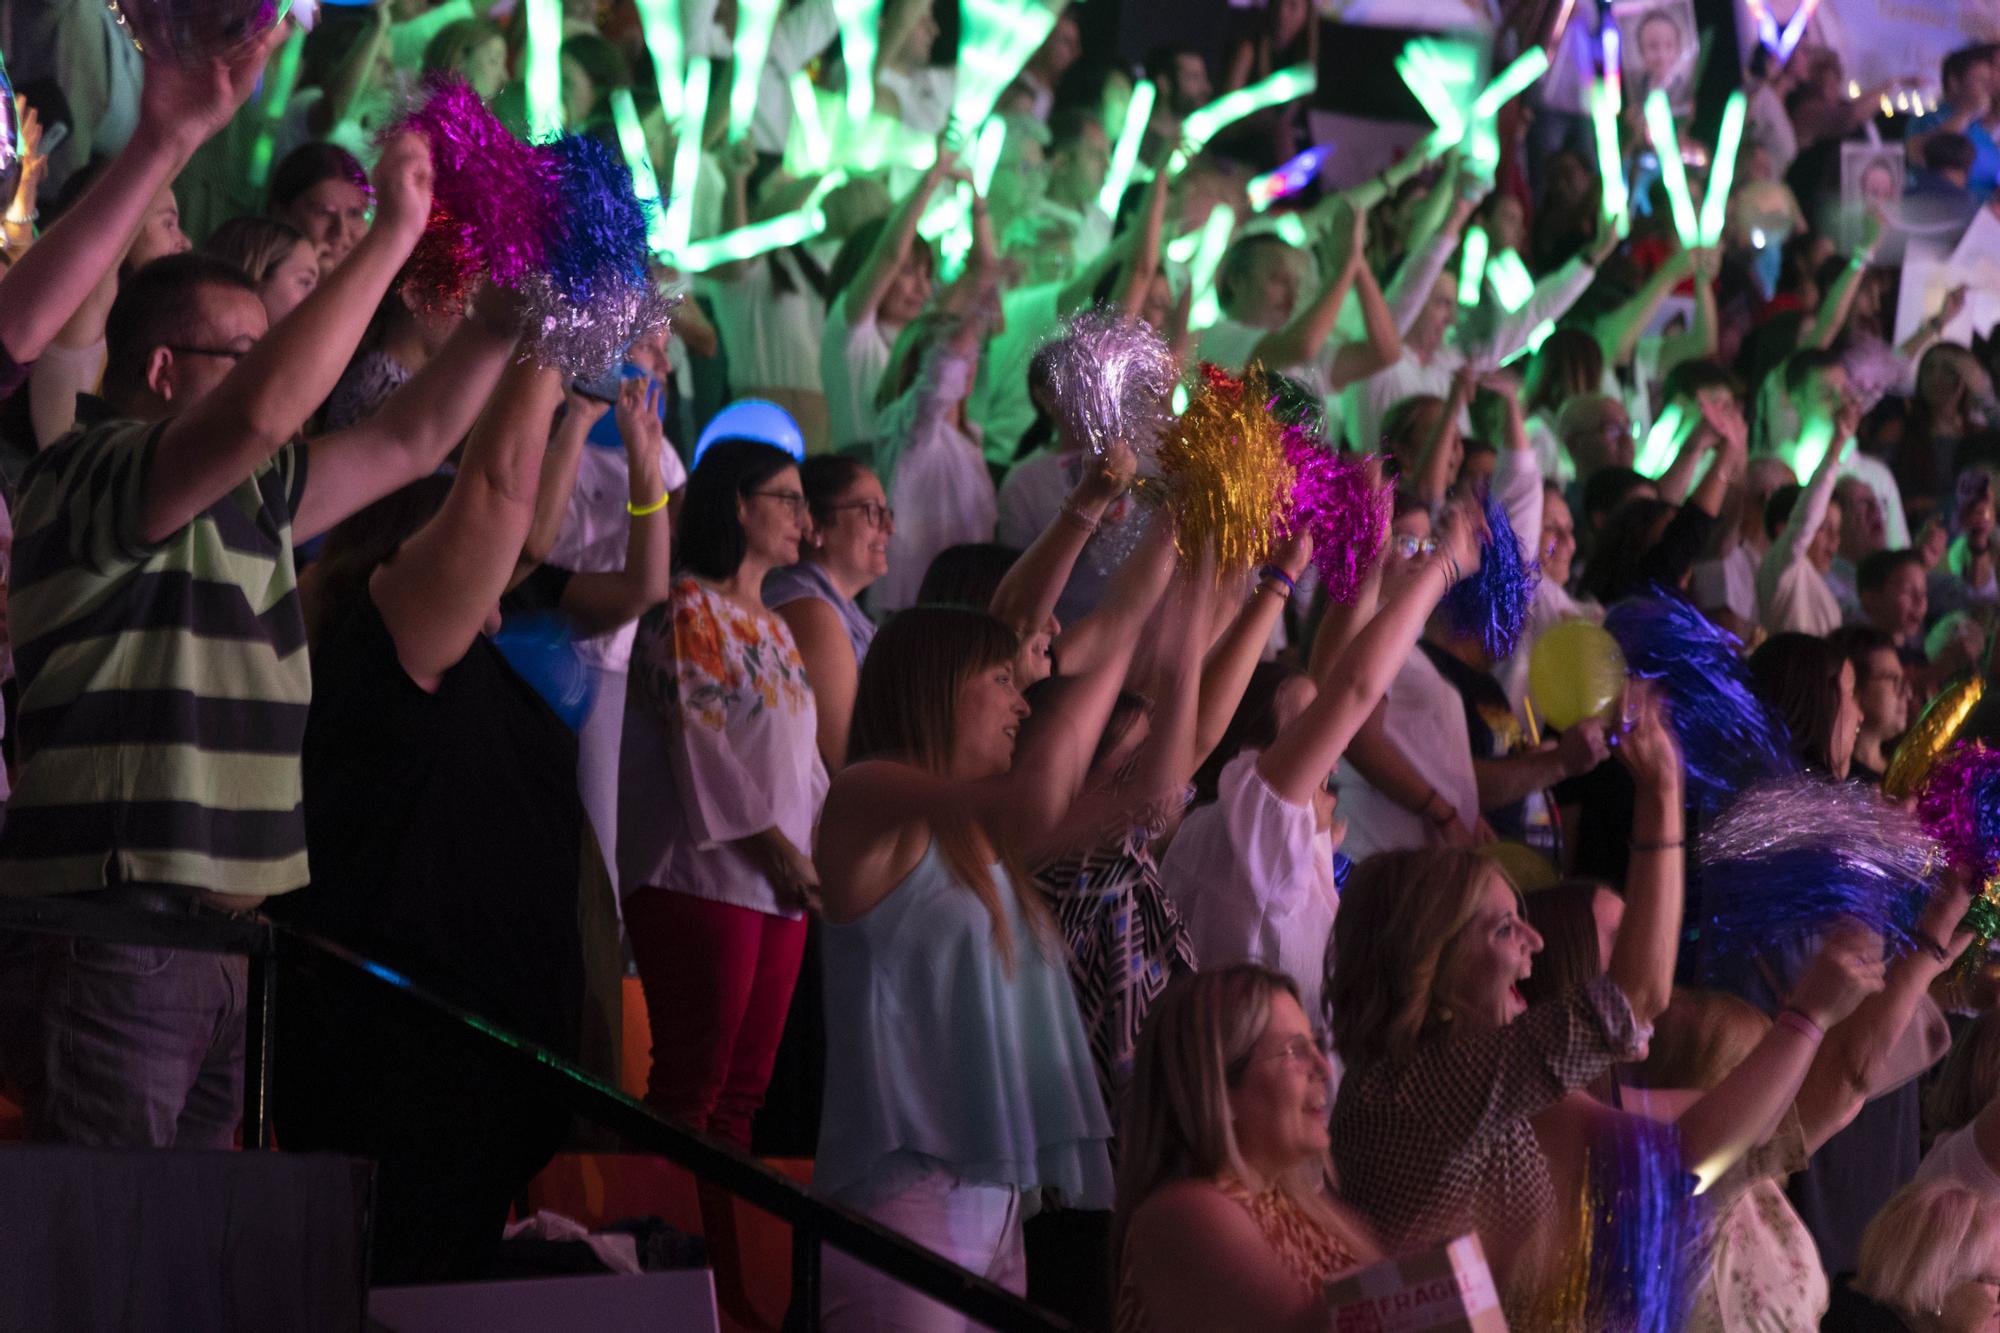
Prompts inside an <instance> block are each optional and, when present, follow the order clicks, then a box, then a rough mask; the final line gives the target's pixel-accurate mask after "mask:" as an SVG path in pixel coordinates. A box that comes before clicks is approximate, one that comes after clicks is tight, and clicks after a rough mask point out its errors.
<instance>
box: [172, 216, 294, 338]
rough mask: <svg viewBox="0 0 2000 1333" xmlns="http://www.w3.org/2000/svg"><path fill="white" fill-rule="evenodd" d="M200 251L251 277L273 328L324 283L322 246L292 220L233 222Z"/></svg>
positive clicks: (266, 219) (217, 230) (246, 219)
mask: <svg viewBox="0 0 2000 1333" xmlns="http://www.w3.org/2000/svg"><path fill="white" fill-rule="evenodd" d="M201 248H202V249H203V250H204V251H205V252H206V253H208V254H211V255H214V256H215V257H216V258H217V259H226V260H228V261H229V262H230V263H232V264H234V265H236V267H238V268H240V269H242V270H243V271H244V272H245V273H247V274H249V275H250V281H252V282H254V283H256V284H257V299H258V300H260V301H262V302H263V303H264V313H265V314H266V315H267V316H269V318H270V321H271V323H273V324H276V323H277V322H278V321H279V320H281V319H283V318H284V317H285V316H286V315H289V314H291V313H292V310H293V308H294V307H295V306H297V305H298V303H299V302H301V301H303V300H305V299H306V298H307V297H308V296H311V295H312V290H313V288H314V287H317V286H318V285H319V247H318V246H316V245H314V244H313V242H312V240H311V239H310V238H309V237H307V235H306V234H305V233H304V232H302V231H300V230H299V229H298V228H297V227H294V226H292V225H291V224H290V223H289V222H280V221H278V220H277V219H276V218H260V217H254V216H246V217H240V218H231V219H229V221H227V222H225V223H223V224H222V225H221V226H220V227H217V228H216V229H215V232H214V234H212V235H211V236H210V237H209V238H208V243H207V244H205V245H203V246H202V247H201Z"/></svg>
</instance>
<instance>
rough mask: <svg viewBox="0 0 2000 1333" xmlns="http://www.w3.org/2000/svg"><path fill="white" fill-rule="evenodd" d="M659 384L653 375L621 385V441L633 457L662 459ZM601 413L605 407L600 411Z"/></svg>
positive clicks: (619, 424) (619, 390)
mask: <svg viewBox="0 0 2000 1333" xmlns="http://www.w3.org/2000/svg"><path fill="white" fill-rule="evenodd" d="M660 392H661V390H660V381H658V380H656V379H654V378H653V377H652V376H650V375H649V376H646V377H645V378H644V379H629V380H626V381H625V382H624V383H623V384H621V385H619V386H618V415H617V417H616V418H615V419H616V421H617V423H618V438H619V439H621V440H623V441H624V442H625V452H626V454H627V455H628V456H631V457H644V458H651V459H653V460H654V461H655V462H657V461H658V460H659V457H660V441H661V438H662V436H663V434H664V432H663V430H662V429H661V426H660ZM599 410H600V411H602V410H603V409H602V407H601V406H600V408H599Z"/></svg>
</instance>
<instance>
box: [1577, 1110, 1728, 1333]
mask: <svg viewBox="0 0 2000 1333" xmlns="http://www.w3.org/2000/svg"><path fill="white" fill-rule="evenodd" d="M1588 1162H1589V1167H1588V1169H1589V1181H1590V1193H1591V1203H1592V1217H1591V1235H1590V1243H1589V1246H1588V1250H1589V1256H1590V1257H1589V1265H1590V1278H1589V1303H1588V1305H1587V1307H1586V1312H1585V1319H1584V1322H1583V1323H1582V1325H1581V1326H1582V1327H1586V1328H1593V1329H1617V1330H1621V1331H1626V1330H1629V1333H1679V1330H1680V1329H1682V1328H1684V1327H1686V1325H1687V1319H1688V1315H1689V1313H1690V1310H1691V1307H1692V1305H1693V1301H1694V1295H1695V1292H1696V1290H1697V1289H1698V1287H1699V1282H1700V1278H1701V1276H1702V1275H1704V1274H1705V1273H1706V1272H1707V1270H1708V1263H1707V1262H1706V1252H1705V1250H1706V1247H1705V1245H1704V1241H1703V1234H1704V1227H1703V1226H1702V1215H1701V1210H1700V1208H1699V1206H1698V1205H1697V1203H1696V1200H1695V1184H1696V1180H1695V1177H1694V1175H1693V1174H1692V1173H1691V1172H1689V1171H1688V1169H1687V1168H1686V1166H1685V1165H1683V1163H1682V1154H1681V1140H1680V1132H1679V1130H1678V1129H1676V1127H1675V1126H1673V1125H1671V1124H1661V1123H1658V1122H1656V1121H1653V1120H1649V1119H1647V1118H1646V1117H1644V1116H1637V1115H1621V1116H1607V1117H1605V1118H1604V1121H1603V1123H1602V1124H1601V1126H1600V1127H1599V1128H1598V1130H1597V1132H1596V1133H1595V1134H1594V1135H1593V1136H1592V1141H1591V1148H1590V1154H1589V1158H1588Z"/></svg>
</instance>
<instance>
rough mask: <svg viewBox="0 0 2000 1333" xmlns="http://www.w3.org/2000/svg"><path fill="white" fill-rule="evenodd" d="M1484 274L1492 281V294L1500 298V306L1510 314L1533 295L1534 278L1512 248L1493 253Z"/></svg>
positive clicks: (1526, 302)
mask: <svg viewBox="0 0 2000 1333" xmlns="http://www.w3.org/2000/svg"><path fill="white" fill-rule="evenodd" d="M1486 276H1487V278H1488V279H1490V280H1491V281H1492V283H1493V294H1494V295H1495V296H1497V297H1499V298H1500V308H1501V309H1502V310H1505V311H1506V312H1507V313H1508V314H1510V315H1511V314H1513V313H1514V312H1515V311H1516V310H1519V309H1520V308H1521V307H1522V306H1524V305H1526V304H1528V302H1529V300H1531V299H1532V298H1533V297H1534V295H1535V280H1534V279H1533V278H1532V277H1530V276H1529V275H1528V266H1527V265H1526V264H1524V263H1522V262H1521V256H1520V255H1519V254H1517V253H1515V252H1514V251H1512V250H1502V251H1500V253H1498V254H1496V255H1494V256H1493V258H1492V260H1491V261H1489V262H1488V263H1487V265H1486Z"/></svg>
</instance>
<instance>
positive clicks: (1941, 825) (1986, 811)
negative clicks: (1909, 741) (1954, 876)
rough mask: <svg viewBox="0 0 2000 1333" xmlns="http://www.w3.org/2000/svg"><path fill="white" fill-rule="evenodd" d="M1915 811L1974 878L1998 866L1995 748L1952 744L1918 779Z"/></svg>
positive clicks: (1998, 763) (1999, 795)
mask: <svg viewBox="0 0 2000 1333" xmlns="http://www.w3.org/2000/svg"><path fill="white" fill-rule="evenodd" d="M1917 813H1918V814H1919V815H1920V816H1922V818H1923V821H1924V828H1925V830H1926V831H1927V832H1929V833H1930V835H1931V836H1932V837H1934V838H1936V839H1937V840H1938V843H1939V844H1940V845H1941V846H1942V847H1943V848H1944V854H1945V856H1946V857H1947V858H1949V859H1950V861H1951V863H1952V864H1953V865H1954V866H1957V867H1959V868H1960V869H1963V870H1967V871H1970V872H1972V874H1974V875H1975V876H1976V877H1977V878H1978V879H1979V880H1980V881H1982V882H1984V881H1985V880H1989V879H1991V878H1993V875H1994V873H1995V872H1996V871H2000V751H1994V750H1989V749H1987V748H1986V747H1985V746H1984V745H1980V744H1978V743H1977V742H1975V743H1973V744H1971V745H1965V744H1960V745H1955V746H1953V747H1952V748H1951V749H1950V750H1949V751H1947V752H1946V753H1945V756H1944V758H1942V759H1940V760H1939V761H1938V764H1937V767H1936V768H1933V769H1932V770H1931V773H1930V776H1929V777H1928V778H1926V779H1924V788H1923V794H1922V795H1921V796H1920V797H1918V800H1917Z"/></svg>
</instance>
